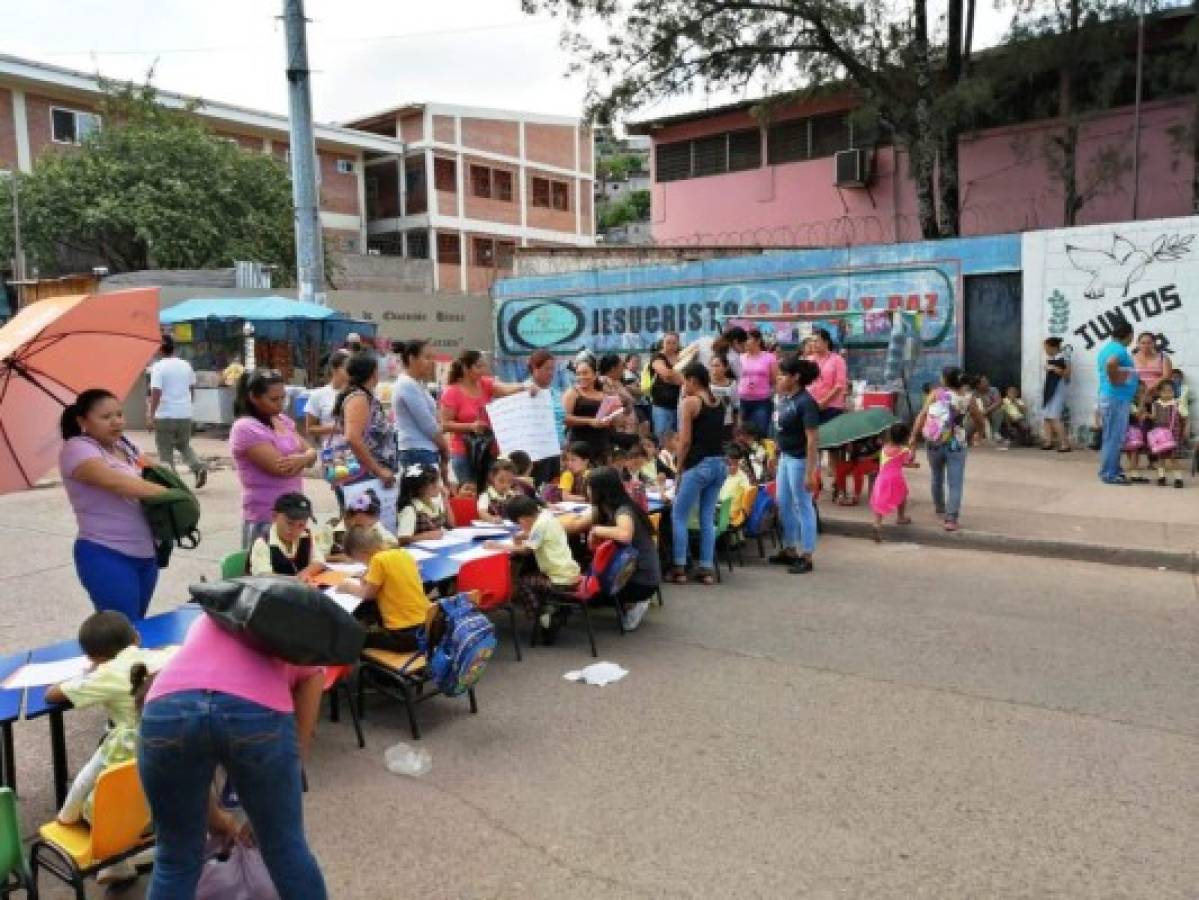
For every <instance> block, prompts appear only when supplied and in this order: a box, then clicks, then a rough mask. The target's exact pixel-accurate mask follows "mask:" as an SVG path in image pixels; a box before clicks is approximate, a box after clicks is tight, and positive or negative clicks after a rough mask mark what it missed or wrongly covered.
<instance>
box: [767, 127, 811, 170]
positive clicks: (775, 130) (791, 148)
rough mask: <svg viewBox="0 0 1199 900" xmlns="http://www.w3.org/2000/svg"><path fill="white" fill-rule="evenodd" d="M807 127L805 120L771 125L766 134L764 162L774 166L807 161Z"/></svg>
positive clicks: (809, 155)
mask: <svg viewBox="0 0 1199 900" xmlns="http://www.w3.org/2000/svg"><path fill="white" fill-rule="evenodd" d="M808 125H809V120H807V119H792V120H791V121H788V122H779V123H778V124H777V125H771V126H770V130H769V131H767V132H766V162H767V163H769V164H770V165H772V166H775V165H778V164H779V163H787V162H797V161H799V160H801V159H809V158H810V157H811V153H810V151H809V141H808V137H809V135H808V131H809V128H808Z"/></svg>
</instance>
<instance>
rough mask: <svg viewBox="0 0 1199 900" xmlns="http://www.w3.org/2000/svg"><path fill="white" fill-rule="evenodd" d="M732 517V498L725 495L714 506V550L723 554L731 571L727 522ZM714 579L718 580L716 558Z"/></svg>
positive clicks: (731, 555) (718, 568)
mask: <svg viewBox="0 0 1199 900" xmlns="http://www.w3.org/2000/svg"><path fill="white" fill-rule="evenodd" d="M732 518H733V498H732V497H725V498H724V499H723V500H721V501H720V505H719V506H717V507H716V552H717V553H718V554H719V553H723V554H724V561H725V562H726V563H728V567H729V572H730V573H731V572H732V571H733V549H732V547H731V546H730V545H729V534H730V532H729V523H730V522H731V521H732ZM716 580H717V581H720V580H721V579H720V560H716Z"/></svg>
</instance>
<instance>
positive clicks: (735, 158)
mask: <svg viewBox="0 0 1199 900" xmlns="http://www.w3.org/2000/svg"><path fill="white" fill-rule="evenodd" d="M761 165H762V133H761V132H760V131H758V129H756V128H747V129H745V130H744V131H730V132H729V171H730V172H744V171H745V170H746V169H756V168H758V167H759V166H761Z"/></svg>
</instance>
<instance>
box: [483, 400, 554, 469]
mask: <svg viewBox="0 0 1199 900" xmlns="http://www.w3.org/2000/svg"><path fill="white" fill-rule="evenodd" d="M487 417H488V418H489V419H490V420H491V430H492V431H494V432H495V439H496V443H498V444H499V445H500V453H502V454H504V455H505V456H510V455H511V454H512V452H513V451H514V450H523V451H524V452H525V453H527V454H529V458H530V459H532V460H534V461H536V460H539V459H547V458H549V457H551V456H557V455H558V454H559V453H561V452H562V447H561V445H560V444H559V443H558V429H557V427H556V426H555V425H554V409H553V407H552V406H551V405H550V392H549V391H538V392H537V396H536V397H531V396H529V394H528V392H526V391H521V392H520V393H519V394H511V395H509V396H507V397H503V398H501V399H499V400H493V401H491V402H490V403H488V404H487Z"/></svg>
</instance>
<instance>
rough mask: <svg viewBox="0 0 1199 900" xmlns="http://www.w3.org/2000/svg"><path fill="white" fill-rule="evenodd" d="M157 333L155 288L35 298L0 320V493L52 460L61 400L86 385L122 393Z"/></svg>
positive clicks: (21, 484) (28, 483)
mask: <svg viewBox="0 0 1199 900" xmlns="http://www.w3.org/2000/svg"><path fill="white" fill-rule="evenodd" d="M160 340H161V337H160V333H159V330H158V289H157V288H139V289H137V290H129V291H117V292H115V293H112V294H86V295H82V296H75V297H52V298H50V299H49V300H39V301H38V302H37V303H33V304H31V305H30V306H27V307H25V309H23V310H21V311H20V312H19V313H18V314H17V316H16V317H15V318H14V319H13V320H12V321H11V322H9V323H8V324H7V325H5V326H4V327H3V328H0V494H5V493H9V492H11V491H20V490H24V489H26V488H29V487H32V486H33V485H34V483H36V481H37V480H38V479H39V478H41V477H42V476H43V475H45V474H46V472H48V471H50V469H52V468H54V466H55V465H57V463H58V448H59V446H60V444H61V439H60V437H59V431H58V422H59V419H60V418H61V417H62V411H63V408H64V407H65V406H67V405H69V404H71V403H73V402H74V401H75V398H76V397H77V396H78V395H79V394H80V393H81V392H83V391H85V390H87V389H88V388H104V389H105V390H109V391H112V392H113V393H114V394H116V395H117V396H118V397H124V396H125V395H126V394H127V393H128V392H129V389H130V388H131V387H132V386H133V383H134V381H135V380H136V379H137V377H138V376H139V375H141V373H142V372H143V371H144V370H145V367H146V363H147V362H149V361H150V358H151V357H152V356H153V355H154V351H155V349H156V348H157V347H158V344H159V341H160Z"/></svg>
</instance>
